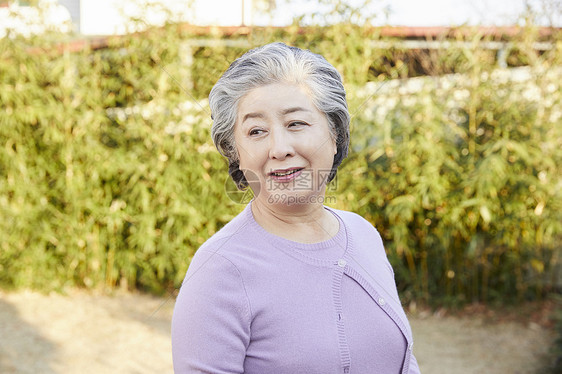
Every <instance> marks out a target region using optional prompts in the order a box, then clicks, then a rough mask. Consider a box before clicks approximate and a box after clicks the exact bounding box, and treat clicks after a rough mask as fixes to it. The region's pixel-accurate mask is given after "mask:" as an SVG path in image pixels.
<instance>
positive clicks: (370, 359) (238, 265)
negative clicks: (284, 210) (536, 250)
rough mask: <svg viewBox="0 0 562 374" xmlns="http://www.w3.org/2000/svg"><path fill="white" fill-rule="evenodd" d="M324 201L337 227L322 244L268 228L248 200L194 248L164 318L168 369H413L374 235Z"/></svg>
mask: <svg viewBox="0 0 562 374" xmlns="http://www.w3.org/2000/svg"><path fill="white" fill-rule="evenodd" d="M326 209H328V210H329V211H331V212H332V213H333V214H334V215H335V216H336V217H337V218H338V220H339V222H340V229H339V232H338V233H337V234H336V235H335V236H334V237H333V238H331V239H329V240H327V241H325V242H320V243H314V244H304V243H298V242H293V241H290V240H287V239H284V238H281V237H278V236H275V235H272V234H270V233H269V232H267V231H266V230H264V229H263V228H262V227H261V226H260V225H259V224H258V223H257V222H256V221H255V220H254V218H253V215H252V211H251V203H250V204H248V206H247V207H246V208H245V209H244V211H243V212H242V213H240V214H239V215H238V216H237V217H235V218H234V219H233V220H232V221H231V222H229V223H228V224H227V225H225V226H224V227H223V228H222V229H221V230H220V231H219V232H218V233H216V234H215V235H214V236H213V237H211V238H210V239H209V240H208V241H207V242H205V243H204V244H203V245H202V246H201V248H200V249H199V250H198V251H197V252H196V254H195V256H194V257H193V259H192V261H191V264H190V266H189V270H188V272H187V275H186V277H185V280H184V282H183V285H182V287H181V290H180V293H179V295H178V298H177V300H176V306H175V309H174V316H173V319H172V353H173V362H174V371H175V373H176V374H184V373H212V374H227V373H228V374H232V373H246V374H289V373H290V374H297V373H303V374H305V373H306V374H331V373H334V374H335V373H344V374H345V373H350V374H377V373H381V374H391V373H419V368H418V364H417V362H416V360H415V358H414V356H413V354H412V346H413V339H412V332H411V330H410V326H409V324H408V320H407V318H406V315H405V314H404V311H403V309H402V306H401V304H400V301H399V298H398V293H397V290H396V285H395V282H394V274H393V271H392V268H391V266H390V264H389V262H388V260H387V258H386V254H385V251H384V248H383V245H382V241H381V238H380V235H379V234H378V232H377V231H376V230H375V229H374V228H373V226H372V225H371V224H370V223H369V222H367V221H366V220H365V219H363V218H361V217H360V216H358V215H356V214H354V213H349V212H345V211H340V210H335V209H329V208H326Z"/></svg>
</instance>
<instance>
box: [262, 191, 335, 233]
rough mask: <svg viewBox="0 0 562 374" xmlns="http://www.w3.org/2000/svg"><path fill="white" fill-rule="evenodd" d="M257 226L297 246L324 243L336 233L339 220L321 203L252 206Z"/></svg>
mask: <svg viewBox="0 0 562 374" xmlns="http://www.w3.org/2000/svg"><path fill="white" fill-rule="evenodd" d="M252 214H253V215H254V219H255V220H256V222H257V223H258V224H259V225H260V226H261V227H263V228H264V229H265V230H266V231H268V232H269V233H271V234H273V235H277V236H280V237H282V238H285V239H288V240H292V241H295V242H300V243H318V242H322V241H326V240H328V239H330V238H332V237H333V236H335V235H336V234H337V233H338V230H339V221H338V219H337V218H336V217H335V216H334V215H333V214H332V213H330V212H329V211H328V210H326V209H325V208H324V205H322V204H321V203H317V204H303V205H293V206H286V205H281V206H278V205H274V204H267V203H265V204H264V203H263V202H261V201H259V200H257V199H256V200H254V201H253V202H252Z"/></svg>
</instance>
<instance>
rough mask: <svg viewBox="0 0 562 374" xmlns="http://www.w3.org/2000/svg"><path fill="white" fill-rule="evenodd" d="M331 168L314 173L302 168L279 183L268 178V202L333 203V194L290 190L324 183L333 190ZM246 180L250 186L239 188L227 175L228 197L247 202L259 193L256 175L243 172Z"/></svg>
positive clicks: (243, 202) (304, 189) (309, 189)
mask: <svg viewBox="0 0 562 374" xmlns="http://www.w3.org/2000/svg"><path fill="white" fill-rule="evenodd" d="M331 172H332V170H331V169H327V170H318V171H317V173H316V176H315V174H314V173H313V171H311V170H303V171H302V172H301V173H300V174H299V176H298V177H297V178H295V179H294V180H292V181H290V182H287V183H279V182H276V181H275V180H273V179H270V178H268V179H267V182H266V184H267V185H266V188H267V191H268V192H269V196H268V198H267V200H268V202H269V203H270V204H286V205H293V204H307V203H319V202H320V203H324V202H327V203H334V202H335V200H336V197H335V196H318V195H310V196H296V195H295V194H291V193H290V192H305V191H318V190H319V189H320V187H321V186H323V185H326V191H335V190H336V189H337V187H338V183H337V177H336V178H334V179H333V180H331V181H330V182H328V178H329V176H330V173H331ZM244 176H245V177H246V180H247V181H248V183H249V184H250V186H252V188H250V187H246V188H245V189H243V190H240V189H239V188H238V187H237V186H236V183H234V181H233V180H232V178H231V177H230V176H228V177H227V178H226V180H225V183H224V190H225V192H226V195H227V196H228V198H229V199H230V200H231V201H232V202H234V203H236V204H248V203H249V202H250V201H251V200H252V199H253V198H255V197H258V196H259V193H260V181H259V178H258V176H257V175H256V174H255V173H254V172H252V171H250V170H246V171H245V172H244Z"/></svg>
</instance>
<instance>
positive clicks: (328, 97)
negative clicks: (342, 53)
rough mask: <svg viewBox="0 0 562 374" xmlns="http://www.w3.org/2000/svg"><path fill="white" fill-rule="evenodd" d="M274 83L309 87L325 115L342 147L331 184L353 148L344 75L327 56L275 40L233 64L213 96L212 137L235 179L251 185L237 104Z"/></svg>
mask: <svg viewBox="0 0 562 374" xmlns="http://www.w3.org/2000/svg"><path fill="white" fill-rule="evenodd" d="M272 83H292V84H298V85H304V86H305V87H306V88H307V89H308V92H309V93H310V94H311V99H312V102H313V103H314V105H315V106H316V107H317V108H318V110H319V111H321V112H323V113H324V114H325V115H326V118H327V120H328V123H329V126H330V133H331V134H332V136H333V138H334V140H335V142H336V146H337V153H336V154H335V155H334V162H333V164H332V170H331V172H330V174H329V176H328V182H330V181H331V180H332V179H334V177H335V176H336V173H337V169H338V167H339V166H340V164H341V163H342V161H343V159H344V158H345V157H346V156H347V153H348V148H349V123H350V120H351V117H350V115H349V110H348V107H347V101H346V97H345V88H344V86H343V83H342V79H341V76H340V74H339V73H338V71H337V70H336V69H335V68H334V67H333V66H332V65H331V64H330V63H329V62H328V61H326V59H325V58H324V57H323V56H321V55H318V54H315V53H312V52H310V51H309V50H304V49H300V48H297V47H291V46H287V45H286V44H283V43H271V44H267V45H264V46H262V47H259V48H255V49H252V50H250V51H248V52H246V53H245V54H244V55H242V56H241V57H239V58H238V59H236V60H235V61H234V62H233V63H232V64H231V65H230V67H229V68H228V69H227V70H226V71H225V72H224V74H223V75H222V76H221V77H220V79H219V80H218V81H217V83H216V84H215V85H214V87H213V88H212V90H211V93H210V94H209V106H210V107H211V118H212V119H213V127H212V129H211V135H212V137H213V142H214V143H215V146H216V147H217V149H218V151H219V152H220V153H221V154H222V155H223V156H225V157H226V158H227V160H228V172H229V174H230V176H231V177H232V180H233V181H234V183H236V185H237V186H238V188H240V189H244V188H246V187H248V181H247V180H246V178H245V176H244V173H243V172H242V171H241V170H240V162H239V159H238V152H237V150H236V144H235V142H234V126H235V124H236V117H237V111H238V104H239V102H240V100H241V99H242V98H243V97H244V96H245V95H246V94H248V92H250V91H251V90H253V89H254V88H257V87H260V86H264V85H268V84H272Z"/></svg>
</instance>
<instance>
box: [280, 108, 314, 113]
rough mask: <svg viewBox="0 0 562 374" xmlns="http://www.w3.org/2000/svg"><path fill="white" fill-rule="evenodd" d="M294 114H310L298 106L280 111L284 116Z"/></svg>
mask: <svg viewBox="0 0 562 374" xmlns="http://www.w3.org/2000/svg"><path fill="white" fill-rule="evenodd" d="M294 112H310V110H308V109H306V108H303V107H300V106H295V107H291V108H287V109H283V110H281V111H280V114H281V115H286V114H289V113H294Z"/></svg>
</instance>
